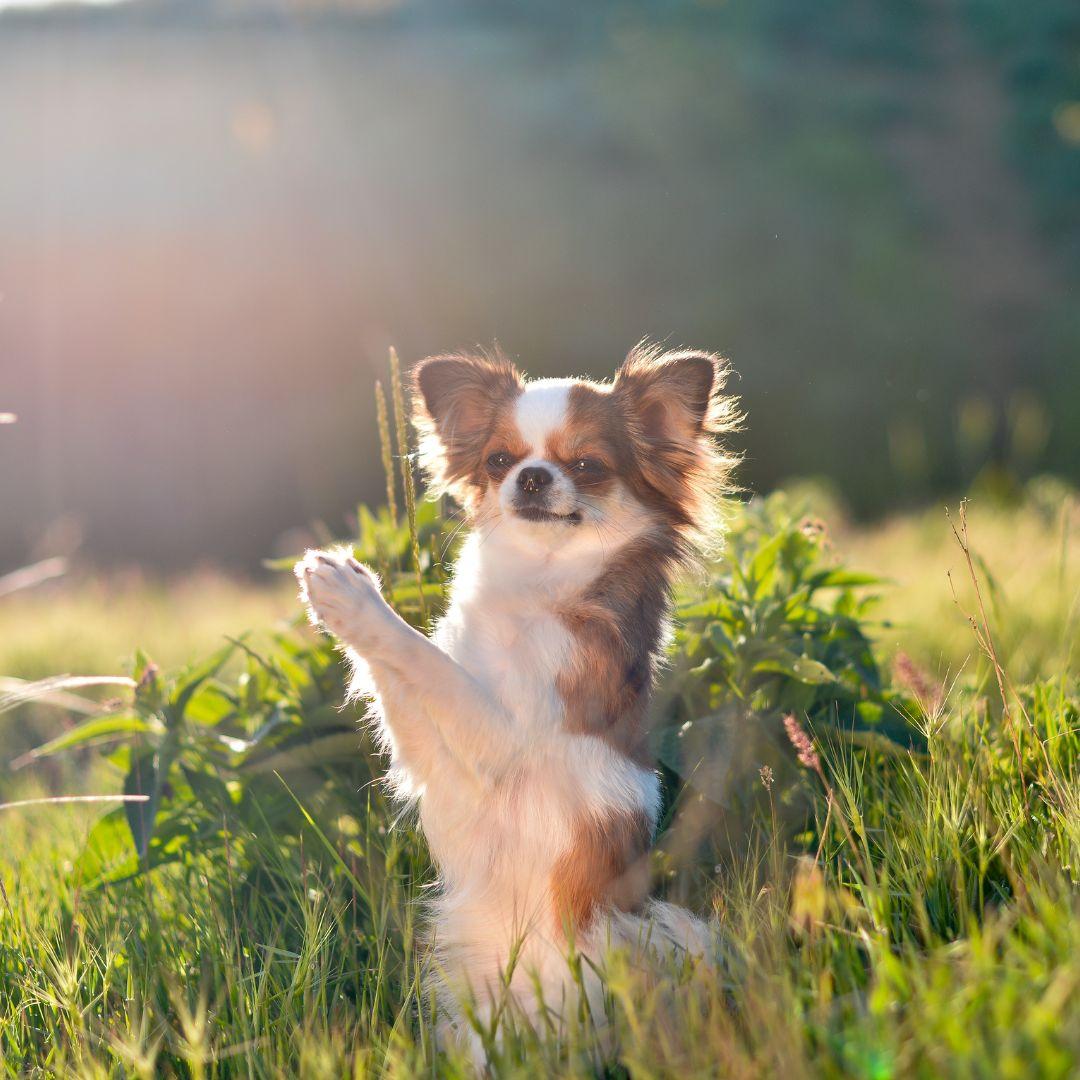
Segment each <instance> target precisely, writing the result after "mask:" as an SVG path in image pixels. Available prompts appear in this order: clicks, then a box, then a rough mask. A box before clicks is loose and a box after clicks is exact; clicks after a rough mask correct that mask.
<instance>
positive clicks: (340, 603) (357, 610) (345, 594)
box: [293, 548, 386, 644]
mask: <svg viewBox="0 0 1080 1080" xmlns="http://www.w3.org/2000/svg"><path fill="white" fill-rule="evenodd" d="M293 573H294V574H295V575H296V579H297V581H299V582H300V600H301V602H302V603H303V604H304V605H305V606H306V607H307V613H308V619H309V620H310V622H311V624H312V626H322V627H325V628H326V629H327V630H329V631H330V633H332V634H334V635H335V636H336V637H339V638H341V639H342V640H343V641H345V642H346V643H347V644H358V642H356V640H355V639H356V638H357V636H358V635H359V634H360V633H361V632H362V631H363V629H364V627H365V624H366V623H367V622H369V621H370V619H371V616H372V615H374V614H376V612H377V611H378V609H379V608H380V607H383V606H385V603H386V602H385V601H384V600H383V598H382V593H381V592H380V591H379V579H378V578H377V577H376V575H375V573H374V571H372V570H369V569H368V568H367V567H366V566H364V565H363V563H360V562H357V560H356V559H354V558H353V557H352V555H351V554H350V553H349V551H348V549H347V548H335V549H333V550H331V551H308V552H307V553H306V554H305V555H304V557H303V558H302V559H301V560H300V561H299V562H298V563H297V564H296V566H295V567H293Z"/></svg>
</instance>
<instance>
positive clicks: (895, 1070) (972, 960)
mask: <svg viewBox="0 0 1080 1080" xmlns="http://www.w3.org/2000/svg"><path fill="white" fill-rule="evenodd" d="M397 516H402V517H403V515H397ZM953 526H955V527H956V530H957V532H958V533H959V537H958V536H957V535H954V532H953ZM965 526H966V529H967V532H966V533H965V531H964V530H965ZM1078 526H1080V508H1078V504H1077V501H1076V499H1075V497H1073V496H1072V495H1071V494H1070V493H1069V492H1068V491H1067V490H1066V489H1065V488H1064V487H1062V486H1061V485H1056V484H1055V483H1054V482H1052V481H1041V482H1038V483H1034V484H1031V485H1029V486H1028V488H1027V489H1026V492H1025V493H1024V494H1023V496H1022V497H1021V500H1020V501H1019V502H1017V503H1014V504H1012V505H1008V506H1003V505H998V504H994V503H992V502H991V501H990V500H989V499H987V500H985V502H984V503H983V504H981V503H980V502H979V501H978V500H976V502H974V503H973V504H971V505H970V506H968V507H965V508H964V509H963V511H961V510H960V508H957V507H955V506H954V507H953V508H952V510H951V512H950V517H949V518H947V517H946V514H945V511H944V509H943V508H935V509H931V510H926V511H925V512H922V513H919V514H909V515H905V516H902V517H899V518H897V519H895V520H892V521H889V522H885V523H883V524H881V525H879V526H876V527H873V528H869V529H868V528H861V527H855V526H852V525H850V524H848V523H846V522H845V519H844V514H843V511H842V508H841V507H839V506H838V505H837V504H836V503H835V502H834V501H831V500H830V499H829V498H828V497H827V495H826V494H825V493H824V492H823V491H822V490H821V489H819V488H815V487H813V486H808V485H800V486H795V487H792V488H791V489H790V490H789V491H787V492H781V493H778V494H775V495H773V496H771V497H769V498H768V499H756V500H753V501H752V502H750V503H749V504H744V503H740V504H737V505H734V506H733V507H732V512H731V515H730V523H729V528H730V537H729V542H728V544H727V548H726V551H725V554H724V555H723V556H722V557H721V558H720V559H719V560H718V561H717V563H716V564H715V565H712V566H710V567H709V568H708V569H707V571H706V572H705V573H704V574H701V575H697V576H691V577H690V578H688V580H687V581H686V582H685V583H684V585H683V587H682V590H681V593H680V603H679V612H680V620H679V627H680V628H679V632H678V635H677V640H676V643H675V646H674V651H673V656H672V662H671V666H670V670H669V673H668V676H667V678H666V680H665V683H664V687H663V689H662V692H661V693H660V694H659V695H658V702H657V716H656V739H657V748H658V751H659V757H660V761H661V769H662V773H663V776H664V779H665V788H666V799H667V805H666V810H665V815H664V822H663V828H662V833H661V837H660V842H659V844H658V848H657V852H656V855H655V861H654V871H655V877H656V883H657V888H658V890H660V891H661V892H663V893H665V894H666V895H669V896H671V897H674V898H676V899H678V900H680V901H682V902H685V903H689V904H691V905H692V906H694V907H696V908H697V909H698V910H702V911H706V912H709V913H711V917H712V919H713V925H714V927H715V931H716V943H717V956H718V958H719V959H718V962H717V965H716V967H715V968H706V967H704V966H696V967H695V966H694V965H692V964H687V965H685V966H682V967H680V968H678V969H677V970H674V969H673V970H671V971H669V972H667V974H666V977H665V978H664V979H662V980H661V981H660V983H659V984H657V983H656V982H655V981H654V982H650V981H649V980H648V979H647V978H646V976H645V975H644V974H643V973H642V972H641V971H640V970H638V969H637V968H636V967H635V966H634V965H633V964H632V963H631V962H630V961H629V960H628V958H625V957H619V956H613V957H611V958H610V961H609V962H608V964H607V966H606V968H605V978H606V985H607V988H608V992H609V996H608V1003H607V1009H608V1013H609V1016H608V1022H609V1023H610V1025H612V1029H613V1030H614V1032H615V1041H614V1046H613V1048H609V1050H608V1051H607V1052H605V1053H602V1052H601V1051H600V1050H599V1049H598V1046H599V1039H598V1035H597V1030H598V1019H599V1018H597V1017H590V1016H588V1015H581V1016H577V1017H575V1018H573V1020H572V1022H571V1024H570V1025H569V1028H568V1029H567V1030H564V1031H561V1032H560V1031H556V1030H555V1029H554V1027H549V1028H547V1029H541V1030H532V1029H529V1028H527V1027H525V1026H523V1025H521V1024H520V1023H517V1022H516V1021H515V1019H514V1017H513V1016H512V1015H511V1013H510V1012H509V1011H507V1013H506V1014H504V1015H503V1016H502V1017H501V1019H500V1020H499V1021H497V1023H498V1026H499V1031H497V1032H496V1031H495V1030H485V1031H484V1032H483V1033H482V1034H483V1038H484V1040H485V1042H486V1043H487V1044H488V1046H489V1050H490V1056H491V1060H492V1071H493V1073H494V1074H495V1075H500V1076H531V1075H565V1076H594V1075H607V1076H634V1077H648V1076H658V1077H659V1076H714V1075H724V1076H761V1075H777V1074H781V1073H783V1074H785V1075H787V1076H845V1077H847V1076H850V1077H875V1078H877V1077H891V1076H912V1075H921V1076H945V1075H950V1076H976V1075H977V1076H1016V1077H1021V1076H1023V1077H1028V1076H1061V1077H1065V1076H1068V1075H1074V1074H1075V1071H1076V1069H1077V1067H1078V1066H1080V1007H1078V1005H1077V1002H1078V1000H1080V897H1078V894H1077V883H1078V881H1080V869H1078V867H1080V785H1078V783H1077V780H1078V776H1077V769H1078V762H1080V708H1078V702H1080V699H1078V695H1077V683H1076V677H1075V670H1076V669H1075V663H1074V658H1073V656H1072V645H1071V642H1072V640H1073V638H1074V637H1075V628H1076V622H1077V618H1078V607H1077V605H1078V599H1077V598H1078V596H1080V558H1078V556H1077V552H1076V541H1075V534H1076V530H1077V527H1078ZM414 535H416V537H417V551H416V552H415V553H414V552H413V550H412V539H411V537H410V534H409V530H408V529H407V528H406V527H405V525H404V523H403V522H402V521H395V520H392V519H391V515H390V514H389V513H388V511H386V510H385V509H384V510H383V511H381V512H380V514H378V515H374V514H370V513H368V512H366V511H363V512H362V513H361V520H360V522H359V523H358V529H357V537H356V544H357V550H358V552H359V553H360V554H362V555H364V556H365V557H367V558H369V559H372V560H374V561H377V562H384V563H385V562H389V563H392V564H397V565H399V566H400V567H401V569H400V571H399V572H398V573H397V574H391V580H392V581H393V584H394V598H395V602H396V603H397V604H398V606H399V608H400V609H401V610H402V611H403V612H404V613H405V614H406V616H407V617H409V618H411V619H413V620H414V621H417V622H419V621H421V620H422V619H423V618H424V610H425V609H433V608H435V607H436V606H437V604H438V598H439V595H440V591H441V566H440V565H439V563H438V560H437V559H435V558H433V557H431V555H430V553H433V552H438V551H439V550H441V547H440V545H441V543H442V542H443V541H442V540H440V541H438V542H436V541H435V540H434V538H435V537H436V536H443V535H444V534H443V533H442V523H441V521H440V520H439V519H438V516H437V514H436V512H435V507H433V506H432V505H431V504H421V506H420V508H419V510H418V527H417V530H416V532H415V533H414ZM965 536H966V541H965V542H966V544H967V547H968V554H970V559H969V557H968V554H966V553H965V551H964V548H963V546H962V545H961V543H960V541H962V540H965ZM413 554H419V556H420V559H419V565H420V567H421V574H420V578H421V583H420V584H418V582H417V575H416V572H415V567H414V566H413V564H412V557H413ZM867 571H870V573H867ZM421 586H422V591H423V600H422V601H421V596H420V590H421ZM292 593H293V590H292V586H291V582H289V581H288V580H286V578H285V577H284V575H283V576H282V578H281V579H280V580H279V581H277V582H276V583H271V584H257V585H256V584H248V585H241V584H239V583H237V582H234V581H231V580H230V579H228V578H226V577H224V576H221V575H218V574H214V573H212V572H209V571H207V572H205V573H203V574H202V575H198V576H195V577H194V578H192V579H187V580H182V581H179V580H178V581H177V582H175V583H173V584H168V583H162V582H155V581H153V580H148V579H145V578H141V577H139V576H137V575H125V576H119V577H118V576H116V575H113V576H95V575H93V574H90V573H86V574H81V575H80V574H79V573H77V572H76V573H75V574H73V578H72V580H71V581H69V582H67V583H64V582H63V580H61V581H58V582H55V583H53V584H51V585H47V586H42V587H40V589H39V590H27V591H25V592H24V593H21V594H15V595H13V596H10V597H8V598H7V600H6V601H4V602H3V603H2V604H0V643H2V644H0V670H2V671H4V672H5V673H8V674H9V675H10V676H11V677H18V678H24V679H27V680H32V679H41V678H43V677H45V676H47V675H54V674H56V673H58V672H61V671H66V672H75V673H78V674H83V675H85V674H98V673H101V674H105V673H109V674H116V673H120V672H121V671H126V673H128V674H129V675H132V676H133V677H134V680H135V682H136V683H137V684H138V685H137V687H135V688H134V689H133V688H131V687H120V688H117V687H115V686H105V687H101V688H100V689H98V690H94V689H83V688H75V689H72V690H69V691H68V692H69V693H74V694H78V695H79V696H80V697H82V698H84V699H86V701H87V702H90V701H98V702H100V701H101V700H102V699H103V698H108V697H112V698H113V699H114V700H112V701H111V702H109V701H106V703H105V707H104V708H103V709H102V708H100V706H94V705H90V704H87V705H86V708H85V715H75V714H73V713H71V712H70V711H69V710H66V709H65V708H62V707H58V706H57V705H56V704H50V703H49V702H48V701H46V700H43V699H38V700H36V701H32V702H29V703H25V704H23V705H21V706H19V707H15V708H13V707H11V706H12V703H13V699H12V698H11V697H9V698H8V700H7V701H6V703H5V705H6V711H5V713H4V714H3V715H0V743H2V745H3V746H4V748H5V758H6V759H10V758H20V757H21V758H22V760H21V761H20V762H19V764H20V765H22V767H21V768H19V769H18V770H16V771H10V770H8V769H5V771H4V772H3V773H2V774H0V799H2V800H3V801H5V802H7V803H11V802H13V801H16V800H20V799H34V798H48V797H54V796H56V795H58V794H65V795H71V794H98V795H101V794H115V793H118V792H120V791H124V792H127V793H128V794H129V795H130V794H132V793H143V794H145V795H146V796H147V797H148V799H149V803H130V804H127V806H126V807H115V805H110V804H106V805H104V806H102V805H99V804H76V805H58V804H48V803H43V804H35V805H27V806H22V807H9V808H7V809H4V810H0V815H2V817H0V827H2V830H3V837H4V844H3V852H2V854H0V883H2V885H3V892H2V895H0V1057H2V1061H3V1069H4V1071H5V1073H6V1074H7V1075H10V1076H22V1075H79V1076H84V1075H85V1076H127V1075H140V1076H152V1075H167V1076H195V1077H202V1076H233V1075H236V1076H293V1075H301V1076H311V1077H316V1076H320V1077H321V1076H343V1075H353V1076H365V1075H375V1074H380V1075H381V1074H385V1075H391V1076H414V1075H431V1076H459V1075H469V1074H470V1069H469V1066H468V1063H467V1062H466V1061H464V1060H460V1059H457V1058H455V1057H453V1056H452V1055H446V1054H443V1053H439V1052H438V1051H437V1050H436V1048H435V1046H434V1041H433V1034H432V1033H433V1026H432V1025H433V1017H432V1015H431V1003H430V1002H428V1001H426V1000H424V994H423V991H422V989H421V983H420V975H421V972H422V970H423V967H424V963H425V957H424V952H423V949H422V947H420V946H419V945H418V943H417V935H418V930H419V926H420V922H421V918H422V914H421V909H420V906H419V904H420V901H421V900H422V897H423V894H424V890H425V888H426V887H427V886H428V885H429V883H430V882H431V880H432V871H431V868H430V865H429V862H428V859H427V856H426V853H425V850H424V846H423V842H422V840H421V838H420V837H419V836H418V835H417V832H416V830H415V829H414V828H413V826H412V824H411V822H410V821H409V820H408V819H404V820H402V819H401V818H399V816H398V813H397V811H396V810H395V809H394V808H393V807H391V806H389V805H388V804H387V802H386V801H385V799H384V797H383V795H382V793H381V791H380V789H379V787H378V785H377V784H376V783H374V782H373V780H374V778H375V777H376V776H377V775H378V768H379V766H378V762H377V760H376V759H375V758H374V756H373V753H372V749H371V747H370V745H368V743H367V742H366V740H362V739H361V737H360V735H359V734H357V732H356V730H355V727H354V725H355V720H356V716H355V714H354V713H353V712H352V711H351V710H347V711H340V710H339V704H340V701H341V693H342V685H341V671H340V666H339V664H338V662H337V658H336V656H335V655H334V654H333V652H332V651H331V650H330V649H329V647H328V646H327V645H326V644H325V642H323V641H321V640H319V639H318V638H317V637H316V636H315V635H313V634H312V633H311V632H310V631H309V630H307V629H304V628H301V627H299V626H298V625H297V624H296V622H295V604H294V598H293V595H292ZM421 604H423V608H422V607H421ZM290 620H291V621H290ZM247 631H251V636H250V637H242V636H241V635H243V634H244V633H245V632H247ZM225 635H228V636H229V637H231V638H232V639H233V643H232V644H230V643H228V642H227V643H226V647H225V650H224V651H217V650H218V649H219V646H220V645H221V644H222V641H223V637H224V636H225ZM136 643H139V644H141V645H142V646H143V648H144V649H145V650H146V651H147V652H146V653H143V654H139V655H138V656H136V658H135V659H134V660H132V659H130V657H129V659H128V660H127V661H126V667H125V661H124V660H123V659H122V658H123V656H124V655H125V654H129V653H130V650H131V647H132V646H133V645H135V644H136ZM147 654H149V655H152V656H153V657H154V660H155V661H156V664H155V663H152V662H151V661H150V660H149V656H148V655H147ZM207 657H209V658H210V659H209V661H207ZM157 664H160V667H158V666H157ZM6 685H7V690H8V693H9V694H10V693H11V691H12V687H13V686H14V685H15V684H13V683H12V682H10V680H9V682H8V683H7V684H6ZM69 704H70V702H69ZM785 718H787V719H785ZM50 739H51V740H53V741H52V742H51V743H50V742H49V740H50ZM32 744H45V745H44V748H43V750H42V751H41V752H39V754H38V755H37V756H36V757H34V756H33V755H31V758H32V760H30V759H28V757H27V755H26V753H25V752H26V750H27V749H28V748H29V747H30V746H31V745H32ZM6 764H7V762H5V765H6ZM149 807H152V809H149Z"/></svg>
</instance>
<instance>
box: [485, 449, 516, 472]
mask: <svg viewBox="0 0 1080 1080" xmlns="http://www.w3.org/2000/svg"><path fill="white" fill-rule="evenodd" d="M513 464H514V459H513V457H511V455H510V454H508V453H507V452H506V451H505V450H497V451H496V452H495V453H494V454H488V459H487V466H488V468H489V469H491V471H492V472H505V471H506V470H507V469H509V468H510V466H511V465H513Z"/></svg>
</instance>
